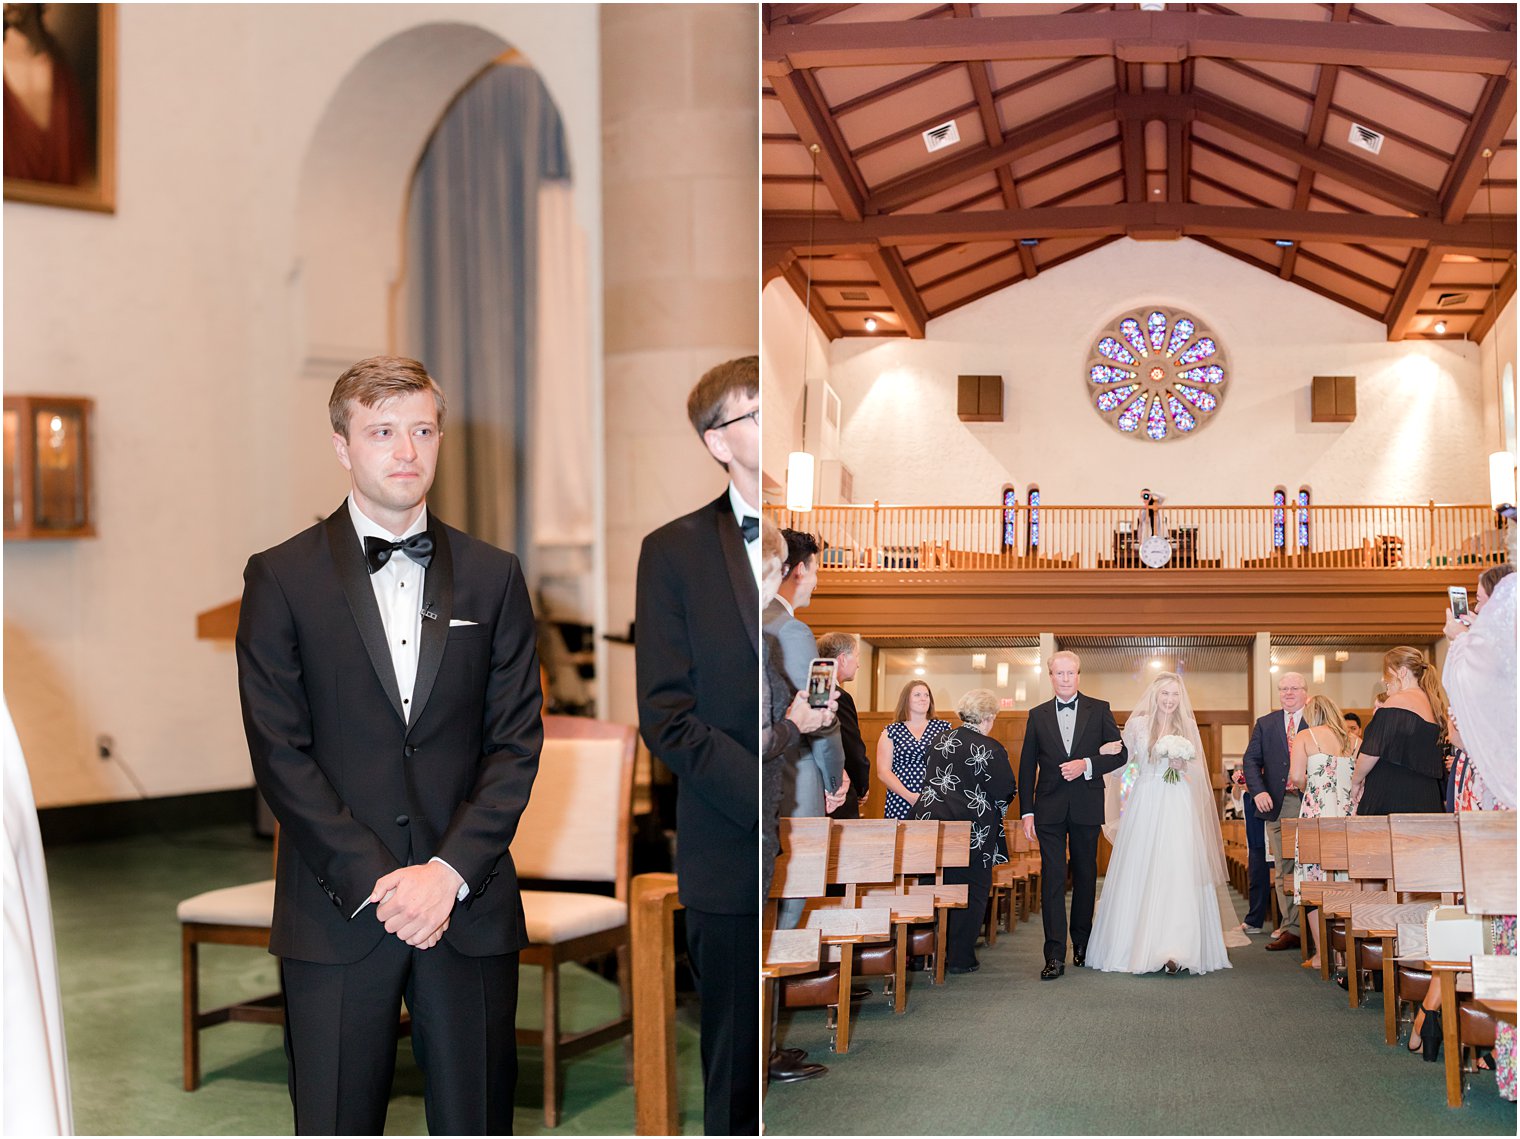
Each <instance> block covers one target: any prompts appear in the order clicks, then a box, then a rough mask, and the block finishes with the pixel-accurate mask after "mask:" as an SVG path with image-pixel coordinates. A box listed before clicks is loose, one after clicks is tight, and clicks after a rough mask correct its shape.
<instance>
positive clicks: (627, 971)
mask: <svg viewBox="0 0 1520 1139" xmlns="http://www.w3.org/2000/svg"><path fill="white" fill-rule="evenodd" d="M631 953H632V950H631V948H630V947H629V946H628V945H627V944H623V945H620V946H618V950H617V979H618V1000H619V1003H620V1006H621V1008H622V1010H623V1015H624V1016H625V1017H628V1018H629V1019H630V1022H631V1020H632V1017H633V961H632V958H631V956H630V954H631ZM623 1082H624V1083H626V1084H629V1085H632V1084H633V1030H632V1029H629V1031H628V1034H627V1035H626V1036H624V1037H623Z"/></svg>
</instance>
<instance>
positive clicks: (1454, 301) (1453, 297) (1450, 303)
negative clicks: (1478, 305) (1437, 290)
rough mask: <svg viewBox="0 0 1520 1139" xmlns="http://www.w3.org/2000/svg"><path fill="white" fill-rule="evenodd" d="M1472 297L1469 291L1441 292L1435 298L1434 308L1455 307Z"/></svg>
mask: <svg viewBox="0 0 1520 1139" xmlns="http://www.w3.org/2000/svg"><path fill="white" fill-rule="evenodd" d="M1471 299H1472V296H1471V294H1469V293H1442V294H1441V295H1440V296H1438V297H1437V298H1436V308H1455V307H1456V306H1457V305H1465V304H1466V303H1467V302H1468V301H1469V300H1471Z"/></svg>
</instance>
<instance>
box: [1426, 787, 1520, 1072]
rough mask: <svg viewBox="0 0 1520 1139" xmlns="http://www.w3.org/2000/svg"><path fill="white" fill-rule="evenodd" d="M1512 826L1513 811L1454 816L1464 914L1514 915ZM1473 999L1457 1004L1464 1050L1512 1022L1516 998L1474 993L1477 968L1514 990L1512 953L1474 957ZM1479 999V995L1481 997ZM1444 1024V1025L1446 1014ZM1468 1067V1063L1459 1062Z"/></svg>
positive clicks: (1487, 1041) (1489, 1038) (1488, 1040)
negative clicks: (1502, 1022) (1502, 977)
mask: <svg viewBox="0 0 1520 1139" xmlns="http://www.w3.org/2000/svg"><path fill="white" fill-rule="evenodd" d="M1515 839H1516V827H1515V812H1513V811H1461V812H1459V813H1458V814H1457V841H1458V847H1459V849H1460V851H1461V855H1462V900H1463V905H1464V907H1465V908H1466V910H1467V912H1468V913H1470V914H1473V915H1475V916H1481V917H1500V916H1507V915H1509V914H1513V913H1514V912H1515V910H1516V901H1515V866H1516V853H1517V852H1516V841H1515ZM1472 965H1473V974H1472V975H1473V985H1474V989H1475V997H1474V999H1473V1000H1472V1001H1468V1002H1463V1003H1461V1004H1459V1006H1458V1011H1457V1039H1458V1040H1459V1041H1460V1042H1461V1045H1462V1048H1463V1049H1464V1052H1465V1050H1466V1049H1468V1048H1470V1047H1473V1048H1475V1047H1481V1046H1484V1045H1487V1046H1490V1047H1492V1042H1493V1040H1494V1039H1495V1037H1496V1035H1497V1030H1498V1022H1499V1021H1500V1020H1505V1021H1507V1022H1508V1023H1509V1024H1514V1023H1515V1001H1514V998H1513V997H1512V996H1511V997H1510V998H1508V999H1498V1000H1494V999H1491V998H1488V997H1487V995H1486V993H1478V992H1477V991H1476V990H1477V989H1478V987H1479V979H1480V967H1481V971H1483V972H1487V971H1489V970H1493V971H1495V972H1497V973H1502V974H1504V975H1505V976H1506V985H1507V989H1506V991H1508V992H1510V993H1513V991H1514V977H1515V958H1514V957H1492V956H1489V957H1480V956H1475V957H1474V958H1473V959H1472ZM1479 998H1482V999H1479ZM1442 1028H1443V1029H1444V1028H1445V1021H1444V1017H1443V1020H1442ZM1462 1068H1463V1069H1464V1070H1470V1069H1469V1068H1468V1064H1467V1063H1466V1062H1464V1063H1463V1064H1462Z"/></svg>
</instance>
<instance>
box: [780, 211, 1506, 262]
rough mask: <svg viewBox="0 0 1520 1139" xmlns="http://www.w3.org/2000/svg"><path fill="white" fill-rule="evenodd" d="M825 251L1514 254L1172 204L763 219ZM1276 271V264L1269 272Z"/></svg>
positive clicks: (1415, 225)
mask: <svg viewBox="0 0 1520 1139" xmlns="http://www.w3.org/2000/svg"><path fill="white" fill-rule="evenodd" d="M814 224H816V240H817V241H818V242H819V243H820V244H823V245H859V244H861V243H866V242H880V243H881V244H883V245H934V244H955V243H960V242H978V241H1011V240H1015V239H1017V238H1020V237H1041V238H1054V237H1096V236H1118V237H1122V236H1125V235H1129V236H1132V237H1134V236H1141V237H1155V236H1160V235H1161V234H1164V233H1171V232H1175V233H1176V234H1177V235H1178V236H1179V237H1181V236H1197V235H1211V236H1215V237H1248V238H1262V239H1265V240H1269V241H1270V240H1273V239H1275V238H1285V239H1292V240H1294V241H1314V242H1342V243H1345V242H1368V243H1370V244H1375V245H1396V246H1410V247H1417V248H1418V247H1424V246H1431V245H1435V246H1443V247H1446V248H1447V249H1448V250H1450V251H1452V252H1464V253H1466V252H1477V253H1487V252H1490V251H1492V250H1493V249H1494V248H1495V244H1496V243H1497V247H1498V249H1499V250H1500V251H1503V252H1508V253H1510V254H1513V253H1514V250H1515V229H1514V226H1513V225H1508V224H1507V225H1506V226H1505V227H1504V228H1498V227H1495V226H1493V225H1490V224H1488V219H1487V218H1486V217H1482V218H1480V217H1473V218H1468V219H1467V220H1465V221H1462V222H1457V223H1454V224H1451V225H1447V224H1445V223H1443V222H1439V221H1436V220H1434V219H1433V218H1419V217H1415V218H1406V217H1386V216H1384V215H1381V214H1333V213H1325V212H1322V211H1319V210H1270V209H1245V208H1235V207H1230V206H1205V205H1198V204H1194V203H1185V204H1182V205H1175V204H1172V203H1170V202H1167V203H1161V202H1147V203H1140V204H1135V203H1125V204H1120V205H1105V206H1065V207H1060V208H1045V207H1037V208H1033V209H1025V210H969V211H963V212H961V213H958V214H891V215H877V216H872V217H867V218H865V219H863V220H861V221H859V222H847V221H843V220H837V219H829V218H819V219H818V221H817V222H816V223H812V222H809V221H807V220H804V219H783V218H771V217H767V218H766V219H765V222H764V231H765V240H767V241H781V242H788V243H790V244H791V245H793V246H795V247H798V248H801V247H805V246H807V244H808V234H809V226H810V225H814ZM1273 271H1274V272H1275V271H1276V266H1274V267H1273Z"/></svg>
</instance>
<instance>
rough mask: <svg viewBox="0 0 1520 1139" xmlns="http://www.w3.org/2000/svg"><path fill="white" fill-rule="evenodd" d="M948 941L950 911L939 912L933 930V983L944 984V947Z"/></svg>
mask: <svg viewBox="0 0 1520 1139" xmlns="http://www.w3.org/2000/svg"><path fill="white" fill-rule="evenodd" d="M949 941H950V911H949V910H940V912H939V922H938V923H937V925H936V926H935V930H934V983H935V984H936V985H943V984H944V983H945V946H946V945H947V944H949Z"/></svg>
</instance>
